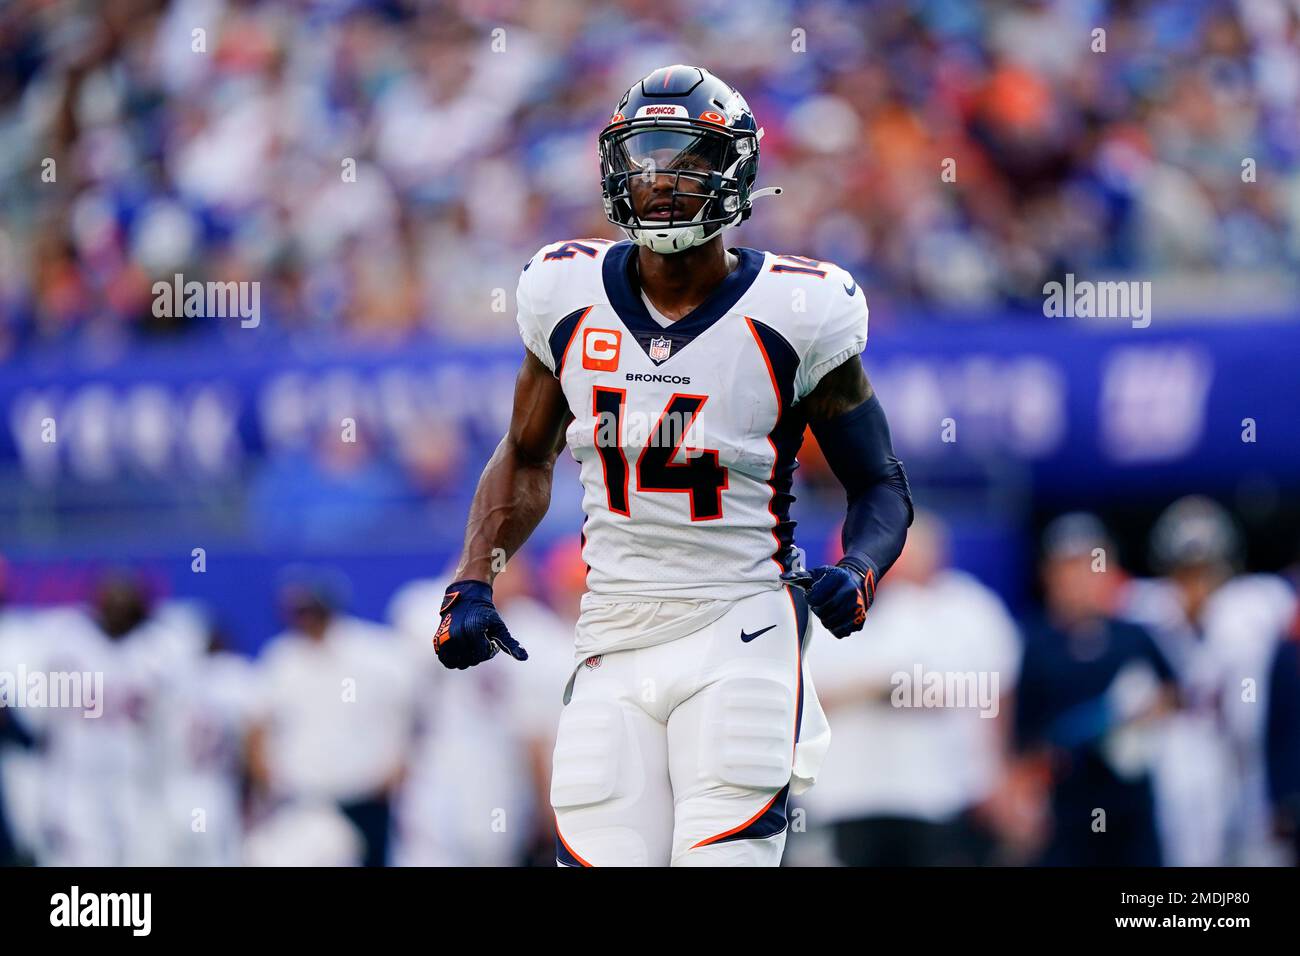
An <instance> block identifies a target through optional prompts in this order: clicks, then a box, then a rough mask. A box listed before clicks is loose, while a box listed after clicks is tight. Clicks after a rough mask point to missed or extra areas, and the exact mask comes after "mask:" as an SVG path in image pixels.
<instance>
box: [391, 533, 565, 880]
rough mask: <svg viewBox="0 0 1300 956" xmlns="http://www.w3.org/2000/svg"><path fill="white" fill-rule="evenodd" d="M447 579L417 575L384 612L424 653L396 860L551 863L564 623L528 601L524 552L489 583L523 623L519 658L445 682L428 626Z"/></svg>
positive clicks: (530, 587)
mask: <svg viewBox="0 0 1300 956" xmlns="http://www.w3.org/2000/svg"><path fill="white" fill-rule="evenodd" d="M449 580H450V579H440V580H431V581H415V582H412V583H411V584H408V585H407V586H406V587H404V588H403V589H402V590H401V591H399V592H398V593H397V594H396V595H395V596H394V598H393V601H392V604H391V605H390V608H389V620H391V621H392V622H393V625H394V626H395V627H397V628H398V629H399V630H401V631H402V632H403V633H404V634H406V635H408V636H409V638H410V643H411V646H412V648H413V649H414V651H415V652H416V653H417V654H418V655H419V660H420V661H421V663H420V665H419V668H420V673H421V680H422V682H423V681H428V684H427V685H425V686H426V687H427V688H428V691H429V692H428V693H425V694H423V695H422V698H421V699H422V701H423V702H424V704H423V707H422V711H423V713H422V720H421V734H420V739H419V741H418V743H417V744H416V746H415V750H414V753H413V757H412V761H411V773H410V775H409V777H408V779H407V780H406V783H405V786H404V787H403V793H402V800H401V804H400V810H399V814H400V830H399V832H400V837H399V839H400V846H399V849H398V856H397V858H396V860H397V862H399V863H401V864H403V865H410V866H517V865H519V864H521V863H523V862H524V861H526V860H530V859H533V858H540V859H545V861H546V864H547V865H549V866H554V863H555V860H554V845H553V844H554V838H555V837H554V824H553V820H552V817H551V813H550V803H549V789H548V788H549V784H550V757H551V749H552V748H553V747H554V745H555V729H556V727H557V726H558V724H559V719H560V710H561V705H562V698H563V694H564V685H565V682H566V681H567V680H568V678H569V674H570V672H571V671H572V669H573V661H574V651H573V626H574V621H575V620H576V618H569V619H562V618H560V617H559V616H557V615H556V613H555V612H554V611H552V610H551V608H550V607H548V606H547V605H546V604H544V603H542V602H541V601H539V600H538V599H537V597H536V593H537V590H538V585H539V582H538V580H537V576H536V574H535V573H534V570H533V565H532V562H531V560H530V558H529V557H528V555H527V554H526V553H520V554H517V555H515V557H514V558H512V559H511V561H510V565H509V566H508V567H507V568H506V570H505V571H503V572H502V573H501V574H500V576H498V577H497V579H496V584H495V587H494V594H495V596H496V599H497V601H498V606H500V607H503V608H508V609H509V610H508V612H507V613H510V614H511V615H512V620H515V621H518V622H520V624H519V627H520V628H521V629H522V630H523V634H522V635H521V636H520V640H522V641H525V642H527V646H528V660H527V661H522V662H520V661H515V660H513V659H508V658H507V657H505V656H502V657H500V658H499V659H498V660H495V661H492V662H490V663H489V664H488V665H486V666H483V667H475V668H471V669H470V670H468V671H466V672H465V673H464V674H458V675H456V677H457V679H455V680H448V679H447V672H446V669H445V668H443V667H442V666H441V665H439V664H438V662H437V657H436V655H435V654H434V653H433V643H432V642H433V631H432V629H431V628H430V626H429V622H430V621H436V620H437V618H438V611H439V609H440V608H441V604H442V597H443V592H444V591H445V590H446V587H447V584H448V582H449Z"/></svg>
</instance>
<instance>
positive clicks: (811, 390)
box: [434, 65, 912, 866]
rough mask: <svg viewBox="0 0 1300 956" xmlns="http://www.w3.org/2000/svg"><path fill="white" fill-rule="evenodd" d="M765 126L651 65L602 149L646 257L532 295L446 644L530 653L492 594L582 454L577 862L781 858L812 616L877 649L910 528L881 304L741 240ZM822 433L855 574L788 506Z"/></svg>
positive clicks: (808, 757)
mask: <svg viewBox="0 0 1300 956" xmlns="http://www.w3.org/2000/svg"><path fill="white" fill-rule="evenodd" d="M762 132H763V131H762V130H761V129H760V128H759V127H758V126H757V124H756V123H755V121H754V116H753V114H752V113H751V112H750V110H749V107H748V105H747V104H746V102H745V99H744V97H742V96H741V95H740V93H738V92H737V91H736V90H734V89H733V88H732V87H730V86H729V85H728V84H726V83H724V82H723V81H722V80H720V79H718V78H717V77H715V76H713V75H712V74H710V73H709V72H708V71H706V70H703V69H699V68H697V67H693V66H681V65H677V66H668V67H663V68H661V69H658V70H655V71H654V72H653V73H651V74H650V75H649V76H647V77H645V78H644V79H643V80H641V81H639V82H638V83H637V84H636V85H635V86H633V87H632V88H631V89H630V90H628V91H627V93H625V94H624V95H623V98H622V100H621V101H620V102H619V105H618V108H617V109H616V110H615V112H614V115H613V117H612V119H611V120H610V123H609V125H608V126H606V127H605V129H604V130H603V131H602V132H601V134H600V138H599V153H600V166H601V174H602V193H603V199H604V206H605V211H606V214H607V215H608V217H609V219H610V221H611V222H613V223H614V224H615V225H617V226H619V227H620V228H621V229H622V230H623V231H624V232H625V233H626V234H627V236H628V240H627V241H624V242H611V241H609V240H604V239H581V240H576V241H569V242H559V243H555V244H553V245H549V246H545V247H544V248H542V249H541V250H539V251H538V253H537V254H536V255H535V256H533V258H532V260H531V261H530V262H529V263H528V264H527V265H525V266H524V271H523V274H522V275H521V276H520V280H519V287H518V292H517V300H518V310H519V314H518V322H519V328H520V332H521V334H522V336H523V340H524V343H525V345H526V346H527V352H526V354H525V356H524V363H523V367H522V369H521V370H520V372H519V377H518V380H517V382H516V386H515V396H514V410H513V417H512V420H511V423H510V428H509V431H508V433H507V435H506V437H505V438H504V440H503V441H502V442H501V444H500V445H499V446H498V448H497V450H496V452H495V454H494V455H493V456H492V459H491V461H489V463H488V465H487V467H486V469H485V470H484V472H483V475H482V478H481V479H480V482H479V486H478V489H477V491H476V493H475V496H474V502H473V505H472V506H471V509H470V515H469V522H468V528H467V531H466V539H465V547H464V552H463V554H462V557H461V560H460V564H459V567H458V569H457V572H456V575H455V577H456V580H455V582H454V583H453V584H451V585H450V586H449V587H448V588H447V593H446V597H445V599H444V601H443V605H442V619H441V622H440V624H439V627H438V631H437V634H436V636H435V638H434V643H435V647H436V649H437V654H438V657H439V659H440V660H441V662H442V663H443V664H444V665H445V666H447V667H449V668H465V667H470V666H473V665H475V664H480V663H482V662H483V661H486V660H488V659H489V658H491V657H493V656H494V655H495V654H496V653H498V652H499V651H501V650H505V651H506V652H507V653H508V654H509V655H511V656H512V657H515V658H516V659H518V660H524V659H525V658H526V657H527V653H526V652H525V650H524V649H523V648H522V647H521V646H520V645H519V643H518V642H517V641H516V640H515V639H514V638H512V637H511V636H510V633H509V631H508V630H507V628H506V624H505V622H504V621H503V620H502V619H501V617H500V615H499V614H498V613H497V611H496V609H495V608H494V607H493V603H492V580H493V577H494V574H495V573H496V571H498V570H499V569H500V567H501V560H500V558H501V557H502V556H503V555H504V556H509V555H511V554H513V553H514V552H515V551H516V550H517V549H518V548H519V547H520V546H521V545H522V544H523V543H524V541H525V540H526V539H527V538H528V536H529V534H530V533H531V532H532V531H533V529H534V528H535V527H536V526H537V523H538V522H539V521H540V520H541V518H542V516H543V514H544V513H545V512H546V509H547V506H548V504H549V501H550V495H551V478H552V469H553V466H554V463H555V460H556V457H557V456H558V454H559V453H560V450H561V449H562V448H563V447H564V446H565V445H566V444H567V445H568V447H569V449H570V451H571V452H572V454H573V456H574V457H575V458H576V459H577V461H578V462H579V463H580V465H581V472H582V484H583V507H584V510H585V512H586V520H585V523H584V528H583V532H584V534H583V557H584V560H585V561H586V563H587V565H588V567H589V572H588V576H587V587H588V593H587V594H586V595H585V596H584V598H583V600H582V607H581V615H580V618H579V621H578V625H577V656H576V658H575V664H576V666H575V668H574V672H573V675H572V676H571V677H570V679H569V683H568V687H567V688H566V690H565V697H564V699H565V707H564V712H563V716H562V718H561V721H560V727H559V731H558V736H557V741H556V746H555V755H554V771H553V777H552V783H551V803H552V806H553V808H554V810H555V815H556V826H557V844H556V854H557V861H558V862H559V863H560V864H563V865H569V866H610V865H652V866H653V865H657V866H663V865H669V864H671V865H674V866H679V865H765V866H775V865H777V864H778V863H779V862H780V859H781V853H782V850H783V849H784V845H785V832H786V801H787V798H788V796H789V794H790V793H791V791H792V790H793V792H794V793H799V792H801V790H802V789H803V788H804V787H806V786H808V785H810V784H811V781H812V780H813V778H814V777H815V773H816V768H817V763H818V760H819V756H820V754H821V753H824V751H825V746H826V744H827V742H828V740H829V731H828V730H827V728H826V727H825V722H824V717H823V715H822V713H821V710H820V708H819V707H818V706H817V703H816V696H815V694H814V693H813V692H812V688H811V686H810V684H809V682H808V675H807V671H806V670H805V667H804V656H805V650H806V648H805V635H806V634H807V630H808V628H807V625H808V611H809V609H811V610H812V612H813V613H814V614H816V615H817V616H818V617H819V618H820V619H821V621H822V622H823V623H824V624H825V625H826V627H827V629H828V630H830V631H831V633H833V634H835V635H836V636H837V637H845V636H847V635H848V634H850V633H852V632H854V631H857V630H859V629H860V628H861V627H862V625H863V621H864V619H865V617H866V613H867V610H868V608H869V607H870V606H871V602H872V599H873V597H874V596H875V591H876V587H877V585H878V584H879V582H880V578H881V576H882V575H883V574H884V573H885V571H886V570H888V568H889V566H890V565H891V564H893V562H894V560H895V559H896V558H897V557H898V554H899V552H900V551H901V550H902V546H903V541H904V537H905V535H906V529H907V527H908V525H909V524H910V523H911V520H912V505H911V500H910V493H909V491H908V486H907V479H906V476H905V475H904V473H903V469H902V466H901V465H900V464H899V462H898V459H897V458H896V457H895V456H894V454H893V450H892V447H891V444H890V437H889V427H888V425H887V423H886V421H885V415H884V412H883V411H882V410H881V407H880V402H879V400H878V399H877V398H876V397H875V395H874V394H873V393H872V389H871V385H870V384H869V383H868V381H867V377H866V375H865V373H864V371H863V368H862V363H861V361H860V360H859V358H858V356H859V354H860V353H861V352H862V350H863V347H864V346H865V344H866V340H867V304H866V299H865V296H864V294H863V291H862V289H860V288H859V287H858V284H857V283H856V282H855V281H854V279H853V277H852V276H850V275H849V274H848V273H847V272H845V271H844V270H842V269H840V268H839V267H838V266H835V265H833V264H831V263H829V262H821V261H818V260H815V259H807V258H803V257H801V256H793V255H777V254H773V253H770V252H758V251H755V250H753V249H745V248H735V249H728V248H727V247H726V246H725V245H724V244H723V237H722V233H723V231H724V230H725V229H727V228H729V227H731V226H735V225H737V224H739V223H741V222H743V221H744V220H745V219H746V218H748V217H749V215H750V211H751V205H752V203H753V201H754V199H755V198H757V197H759V196H761V195H765V194H772V193H776V192H779V190H775V189H760V190H755V189H754V181H755V178H756V176H757V173H758V159H759V142H760V139H761V138H762ZM809 426H811V428H812V430H813V434H814V435H815V436H816V437H817V440H818V442H819V443H820V445H821V448H822V449H823V451H824V452H825V455H826V458H827V461H828V462H829V464H830V466H831V469H832V470H833V471H834V473H835V475H836V476H837V478H838V479H839V480H840V481H841V482H842V484H843V485H844V488H845V490H846V492H847V496H848V512H847V515H846V518H845V522H844V531H843V546H844V557H843V558H842V559H841V560H840V561H839V562H838V563H837V564H835V565H830V566H825V567H818V568H814V569H812V570H805V569H804V567H803V557H802V552H801V551H800V550H799V549H798V548H796V547H795V544H794V534H793V532H794V522H793V521H792V520H791V518H790V504H791V502H792V500H793V496H792V495H791V494H790V487H791V479H792V474H793V471H794V468H795V464H796V463H795V453H796V452H797V451H798V450H799V447H800V444H801V442H802V440H803V435H804V431H805V429H806V428H807V427H809Z"/></svg>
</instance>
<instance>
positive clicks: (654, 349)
mask: <svg viewBox="0 0 1300 956" xmlns="http://www.w3.org/2000/svg"><path fill="white" fill-rule="evenodd" d="M672 350H673V343H672V341H671V340H670V339H651V340H650V361H652V362H662V361H663V360H664V359H666V358H667V357H668V353H670V352H671V351H672Z"/></svg>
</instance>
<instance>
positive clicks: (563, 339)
mask: <svg viewBox="0 0 1300 956" xmlns="http://www.w3.org/2000/svg"><path fill="white" fill-rule="evenodd" d="M592 308H594V306H590V305H589V306H587V307H586V308H585V309H578V310H576V311H574V312H570V313H569V314H568V315H566V316H565V317H564V318H562V319H560V321H559V322H558V323H556V326H555V328H554V329H552V330H551V340H550V346H551V357H552V359H553V360H554V362H555V377H556V378H560V377H561V376H562V375H563V374H564V361H565V359H567V358H568V357H569V346H571V345H573V340H574V339H576V338H577V337H578V334H577V333H578V327H579V326H581V325H582V320H583V319H585V318H586V317H587V313H588V312H590V311H591V310H592Z"/></svg>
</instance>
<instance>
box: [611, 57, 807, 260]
mask: <svg viewBox="0 0 1300 956" xmlns="http://www.w3.org/2000/svg"><path fill="white" fill-rule="evenodd" d="M762 136H763V131H762V129H760V128H759V127H758V125H757V124H756V123H755V121H754V114H753V113H752V112H750V109H749V105H748V104H747V103H746V102H745V98H744V97H743V96H741V95H740V93H739V92H738V91H737V90H736V89H734V88H733V87H731V86H730V85H728V84H727V83H725V82H723V81H722V80H720V79H719V78H718V77H716V76H714V75H713V74H712V73H710V72H709V71H708V70H704V69H701V68H700V67H695V66H684V65H681V64H678V65H675V66H665V67H660V68H659V69H657V70H655V71H654V72H653V73H651V74H650V75H649V76H647V77H645V78H644V79H642V80H640V81H638V82H637V83H635V84H634V85H633V86H632V88H631V89H629V90H628V91H627V92H626V93H624V94H623V98H622V99H621V100H620V101H619V104H618V107H617V109H616V110H615V111H614V115H613V116H612V117H611V118H610V122H609V125H608V126H606V127H605V129H604V130H602V131H601V133H600V139H599V151H600V172H601V192H602V198H603V201H604V205H605V215H606V216H607V217H608V218H609V221H610V222H612V223H614V224H615V225H616V226H619V227H621V228H622V229H623V231H624V232H626V233H627V235H628V238H630V239H631V240H632V241H633V242H635V243H637V244H638V245H642V246H646V247H648V248H650V249H652V250H653V251H655V252H658V253H663V254H669V253H674V252H681V251H682V250H684V249H689V248H691V247H692V246H698V245H700V244H702V243H704V242H706V241H707V240H709V239H711V238H713V237H714V236H715V235H717V234H718V233H719V232H721V231H722V230H723V229H726V228H728V227H730V226H734V225H737V224H739V223H741V222H743V221H744V220H745V219H747V218H748V217H749V214H750V210H751V206H752V204H753V200H754V199H756V198H757V197H759V196H762V195H778V194H780V192H781V190H780V189H779V188H773V189H760V190H754V188H753V186H754V180H755V179H756V177H757V176H758V153H759V145H758V144H759V140H760V139H761V138H762Z"/></svg>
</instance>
